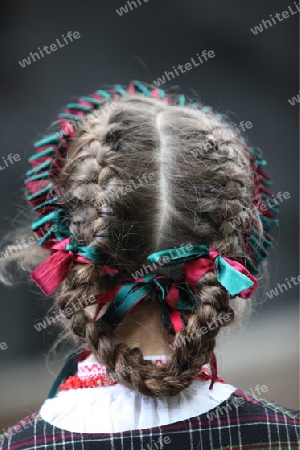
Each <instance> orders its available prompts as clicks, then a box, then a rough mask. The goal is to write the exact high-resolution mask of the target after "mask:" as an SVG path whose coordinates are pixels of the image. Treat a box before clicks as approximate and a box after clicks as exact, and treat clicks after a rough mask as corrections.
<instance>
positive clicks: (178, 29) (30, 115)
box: [0, 0, 299, 434]
mask: <svg viewBox="0 0 300 450" xmlns="http://www.w3.org/2000/svg"><path fill="white" fill-rule="evenodd" d="M140 2H141V6H138V7H137V8H134V7H133V10H130V9H129V11H128V13H126V14H125V13H124V14H123V15H122V16H120V15H118V14H117V12H116V9H117V8H120V7H121V6H124V5H125V4H126V3H125V0H106V1H103V0H101V1H91V0H86V1H85V2H83V1H79V0H73V1H67V0H64V1H58V0H52V1H51V2H46V1H45V0H39V1H36V0H35V1H32V0H28V1H26V2H22V1H20V0H16V1H15V2H8V1H5V2H2V3H1V6H0V8H1V10H2V11H1V15H0V17H1V18H0V21H1V32H0V35H1V43H0V52H1V69H0V73H1V87H0V89H1V106H2V107H1V111H0V114H1V134H0V139H1V148H0V152H1V155H0V156H1V157H4V158H6V157H7V155H8V154H9V153H12V154H15V153H18V154H20V156H21V160H20V161H19V162H15V163H14V164H13V165H10V166H9V167H7V168H5V170H2V171H1V172H0V200H1V205H2V207H1V217H2V221H1V237H3V236H4V235H5V232H6V231H7V230H11V229H12V228H14V226H15V224H16V221H17V220H18V219H22V217H26V210H25V212H24V206H25V202H24V201H23V184H22V183H23V176H24V172H25V171H26V170H27V158H28V156H29V155H30V154H31V153H32V151H33V150H32V144H33V142H35V140H37V139H38V138H39V137H40V136H42V135H43V133H44V132H45V130H46V128H47V127H48V126H49V124H50V123H51V122H52V121H53V120H54V119H55V117H56V114H57V112H58V111H59V110H60V108H61V107H63V106H64V105H65V104H66V103H68V102H69V101H73V100H76V98H77V97H79V96H81V95H87V94H89V93H92V92H94V91H95V90H96V89H100V88H101V87H102V86H105V85H106V86H107V85H111V84H114V83H120V84H127V83H128V82H129V81H130V80H132V79H138V80H141V81H145V82H148V83H151V82H152V81H153V80H155V79H156V78H158V77H161V76H162V75H163V73H164V72H165V71H170V70H172V66H173V65H175V66H176V67H177V66H178V64H183V65H184V64H185V63H187V62H190V59H191V58H192V57H194V58H195V57H196V54H197V53H201V52H202V50H207V51H209V50H213V51H214V52H215V55H216V56H215V58H213V59H210V60H209V61H208V62H206V63H204V64H202V65H201V66H199V67H195V68H193V69H192V70H190V71H188V72H186V73H185V74H181V75H180V76H179V77H176V78H175V79H174V81H173V82H172V84H176V85H179V86H180V87H181V88H182V89H183V90H184V91H186V92H190V93H191V92H192V91H195V92H197V94H198V95H199V96H200V98H201V99H202V101H203V102H205V103H206V104H208V105H211V106H213V107H214V108H215V109H217V110H219V111H220V112H226V113H234V114H236V116H234V115H233V116H232V117H233V119H234V122H235V123H239V122H240V121H241V120H243V121H245V122H247V121H250V122H252V124H253V127H252V128H251V129H250V130H249V131H248V136H249V138H250V139H251V141H252V142H253V144H254V145H255V146H258V147H260V148H261V149H262V151H263V152H264V156H265V157H266V159H267V161H268V169H267V171H268V174H269V175H270V176H271V178H272V179H273V180H274V187H273V190H274V192H275V193H277V192H279V191H282V192H289V194H290V198H289V199H288V200H283V202H282V204H281V216H280V219H281V222H280V228H279V230H278V231H277V234H276V239H277V240H278V246H277V249H276V250H275V251H274V250H271V252H270V259H269V261H270V269H269V271H270V274H269V280H268V286H267V288H266V289H267V290H268V289H272V288H273V287H275V286H276V285H277V283H283V282H285V278H288V279H289V280H290V278H291V276H294V277H297V276H298V274H299V266H298V248H299V246H298V212H299V211H298V204H299V202H298V199H299V196H298V172H299V164H298V147H299V145H298V111H299V109H298V104H297V103H296V104H295V105H294V106H291V104H290V103H289V102H288V99H290V98H292V97H293V96H296V95H297V94H298V92H299V86H298V60H299V41H298V32H299V15H298V14H295V15H292V16H291V17H289V18H287V19H285V20H283V21H282V22H279V21H277V23H276V25H273V26H272V27H269V28H268V29H264V31H263V32H261V33H257V35H254V34H253V33H252V32H251V31H250V28H254V27H255V26H256V25H259V24H260V23H261V21H262V19H265V20H266V19H268V18H270V14H272V15H273V16H275V14H276V12H279V13H281V12H282V11H284V10H288V6H289V5H292V4H293V2H291V1H285V0H281V1H274V0H273V1H271V0H267V1H264V2H253V1H250V0H247V1H243V2H240V1H236V0H235V1H234V0H228V1H226V2H224V1H222V0H206V1H201V2H200V1H196V0H149V1H148V2H147V3H144V1H143V0H140ZM136 3H137V4H138V2H136ZM291 7H292V8H293V9H294V10H295V7H294V5H293V6H291ZM68 31H73V32H74V31H78V32H79V33H80V36H81V37H80V38H79V39H77V40H74V41H73V42H72V43H69V44H68V45H66V46H65V47H63V48H59V49H58V50H57V51H55V52H51V54H49V55H45V57H44V58H41V59H40V60H37V61H36V62H32V63H31V64H30V65H29V66H26V67H24V68H22V67H21V66H20V64H19V63H18V61H22V60H23V59H24V58H26V57H28V56H29V53H30V52H37V51H38V50H37V49H38V47H40V48H42V47H43V46H44V45H47V46H49V45H50V44H51V43H55V41H56V39H60V41H61V42H63V40H62V35H63V34H64V35H66V34H67V32H68ZM0 161H3V160H2V158H0ZM2 166H3V163H2ZM0 290H1V314H0V365H1V372H0V434H1V432H2V428H6V427H8V426H12V425H13V424H14V422H15V421H17V420H19V419H21V418H22V417H24V416H25V415H27V414H29V413H30V412H33V411H34V410H36V409H37V408H38V407H39V406H40V404H41V402H42V401H43V399H44V398H45V397H46V395H47V391H48V389H49V388H50V384H51V383H52V379H53V377H54V375H55V373H57V370H58V369H59V367H60V365H61V362H60V363H54V364H53V365H51V366H50V367H49V366H48V365H46V363H45V355H46V353H47V350H48V349H49V346H50V344H51V343H52V342H53V339H54V337H55V332H54V328H52V327H48V328H47V329H46V330H45V331H40V332H37V331H36V329H35V328H34V324H35V323H36V322H37V321H39V320H41V319H43V318H44V316H45V314H46V308H48V307H49V306H50V305H51V300H49V299H48V300H46V299H45V298H44V297H43V296H42V295H41V294H40V293H39V292H38V291H37V289H35V288H34V287H33V286H32V285H26V284H22V285H20V286H18V287H16V288H6V287H2V286H0ZM265 299H266V298H265V295H264V294H263V292H262V293H261V298H260V299H259V300H260V302H263V301H264V300H265ZM297 299H298V287H297V286H294V287H292V288H291V289H289V290H287V291H284V292H283V293H281V294H280V295H278V296H277V297H274V298H273V299H272V300H269V301H268V302H266V303H263V305H261V306H260V307H259V308H258V309H257V310H256V313H255V314H254V315H253V317H252V319H251V321H250V324H249V326H248V327H247V329H246V330H244V331H243V332H239V333H238V334H237V335H236V336H235V335H233V336H232V338H231V339H230V340H228V341H226V343H223V344H222V345H221V349H223V351H221V356H220V364H219V365H220V369H221V375H222V376H224V377H226V379H227V381H228V382H230V383H232V384H235V385H237V386H238V387H241V388H244V389H249V388H252V389H253V388H254V387H255V386H256V385H257V384H260V385H262V384H265V385H267V386H268V388H269V390H268V393H267V394H266V397H267V398H271V399H273V400H277V401H278V402H281V403H283V404H285V405H286V406H291V407H297V406H298V399H299V390H298V388H299V386H298V383H299V381H298V380H299V372H298V363H297V361H298V351H299V350H298V348H299V343H298V342H299V337H298V333H299V325H298V309H297V307H298V306H297V305H298V300H297ZM2 342H4V343H6V345H7V348H6V349H4V350H1V343H2ZM3 347H5V345H4V346H3Z"/></svg>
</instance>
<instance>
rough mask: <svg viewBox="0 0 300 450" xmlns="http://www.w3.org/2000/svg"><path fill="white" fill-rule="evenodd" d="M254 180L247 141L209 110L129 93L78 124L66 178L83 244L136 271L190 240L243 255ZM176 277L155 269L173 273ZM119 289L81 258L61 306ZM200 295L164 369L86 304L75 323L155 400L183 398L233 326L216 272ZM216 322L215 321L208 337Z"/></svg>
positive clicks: (201, 284) (67, 203)
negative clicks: (117, 337)
mask: <svg viewBox="0 0 300 450" xmlns="http://www.w3.org/2000/svg"><path fill="white" fill-rule="evenodd" d="M150 174H151V176H150ZM252 177H253V175H252V173H251V168H250V162H249V158H248V156H247V154H246V152H245V150H244V145H243V143H242V142H241V140H240V139H239V136H238V135H237V133H236V132H234V131H233V130H231V129H230V127H229V125H228V124H227V123H226V122H224V121H222V122H220V121H219V120H217V117H216V116H215V115H214V114H213V113H209V114H204V113H203V112H201V111H199V110H195V109H193V108H192V107H189V106H182V107H180V106H176V107H175V106H172V105H167V104H165V103H163V102H161V101H159V100H156V99H147V98H144V97H143V96H140V95H132V96H130V97H127V98H123V99H120V101H119V102H118V104H117V106H115V107H114V108H111V109H110V108H106V109H104V110H100V111H94V112H93V113H92V114H89V116H88V117H87V118H86V120H84V121H83V122H82V124H81V125H80V127H79V129H78V130H77V133H76V136H75V138H74V139H73V141H72V143H71V147H70V150H69V152H68V155H67V159H66V162H65V166H64V168H63V170H62V172H61V174H60V176H59V178H58V182H59V188H60V192H61V199H60V203H61V205H62V206H63V208H65V210H66V211H67V213H68V220H69V224H68V225H69V228H70V230H71V231H72V233H73V235H74V237H75V239H76V241H77V242H78V243H79V244H81V245H85V246H90V247H94V248H96V249H98V250H99V252H100V253H101V255H102V256H103V259H104V260H105V265H108V266H112V267H116V268H118V269H120V270H122V271H125V272H127V273H134V272H135V271H137V270H139V269H140V268H141V267H142V265H143V264H145V263H146V261H147V256H148V255H149V254H150V253H153V252H156V251H159V250H163V249H168V248H174V247H179V246H180V245H182V244H186V243H191V244H196V245H197V244H202V245H207V246H210V247H212V248H213V249H215V250H217V251H218V252H220V253H221V254H222V255H224V256H227V257H230V258H233V259H238V260H239V259H242V257H243V239H244V237H243V230H246V229H247V228H249V227H250V224H251V222H252V221H253V220H255V221H256V222H257V220H259V219H258V217H257V213H256V212H255V210H254V207H253V205H252V203H251V189H252ZM237 223H238V225H239V226H238V227H237V226H236V224H237ZM180 270H181V267H180V266H179V267H178V266H175V267H174V268H168V270H166V269H164V268H162V269H158V272H161V273H166V272H167V273H168V276H169V277H170V278H177V277H178V271H180ZM117 283H118V281H114V280H112V281H110V282H108V281H107V280H106V278H104V277H101V275H100V274H99V267H98V266H96V265H92V264H91V265H89V264H80V263H76V264H74V266H73V267H72V269H71V271H70V273H69V275H68V277H67V279H66V280H65V281H64V282H63V284H62V286H61V288H60V290H59V292H58V293H57V294H56V295H55V306H56V307H58V308H59V309H60V310H61V311H65V310H66V309H67V308H70V307H72V305H74V304H75V303H76V302H78V299H81V298H84V297H88V296H90V295H92V294H98V293H101V292H105V291H106V290H107V289H111V288H114V287H115V286H116V285H117ZM196 296H197V299H198V300H199V305H198V307H197V309H196V310H195V311H194V312H193V314H192V315H191V317H190V319H189V321H188V324H187V326H186V328H185V329H184V330H182V331H181V332H179V333H177V335H176V337H175V344H176V341H177V340H180V345H179V346H176V345H174V352H173V354H172V355H171V357H170V358H169V360H168V362H167V363H166V365H165V366H162V367H157V366H155V365H154V364H153V363H151V362H150V361H146V360H144V359H143V355H142V352H141V350H140V349H139V348H137V347H135V348H132V349H130V348H129V347H128V346H126V345H125V344H122V343H119V344H115V343H114V342H113V331H112V329H111V328H109V327H108V326H107V325H106V324H105V323H104V322H103V321H101V317H100V319H99V320H97V321H96V322H93V321H91V319H90V316H89V315H88V314H87V312H86V311H85V310H84V309H83V310H80V311H78V312H76V313H75V314H73V316H72V317H71V318H70V319H69V321H68V325H69V327H70V330H71V331H72V333H73V334H74V335H76V336H77V337H78V338H79V339H80V340H81V341H82V342H83V343H84V344H85V345H86V346H87V348H89V349H91V350H92V351H93V352H94V354H95V356H96V358H97V359H98V361H99V362H100V363H102V364H104V365H106V366H107V368H108V369H109V370H110V371H114V372H115V374H116V376H117V377H118V379H119V382H120V383H122V384H123V385H125V386H127V387H129V388H131V389H134V390H136V391H138V392H140V393H142V394H145V395H148V396H152V397H154V396H157V397H158V396H162V395H169V396H171V395H176V394H178V393H179V392H180V391H181V390H183V389H184V388H186V387H188V386H189V385H190V384H191V383H192V381H193V379H194V378H195V376H196V375H197V373H198V372H199V370H200V368H201V367H202V366H203V365H204V364H206V363H208V361H209V360H210V357H211V355H212V352H213V350H214V348H215V344H216V337H217V334H218V332H219V330H220V328H221V327H222V326H223V325H228V324H229V323H231V322H232V321H233V319H234V310H233V308H232V306H231V305H230V295H229V293H228V292H227V291H226V290H225V289H224V288H223V287H222V286H221V284H220V283H219V282H218V281H217V279H216V275H215V274H214V273H212V272H208V273H207V274H206V275H204V276H203V277H201V279H199V281H198V282H197V286H196ZM152 301H156V300H155V298H153V299H152ZM225 315H227V316H226V318H224V317H225ZM228 317H229V320H228ZM217 318H218V320H217V321H216V319H217ZM222 318H223V320H222ZM214 321H216V323H217V324H218V326H216V327H215V328H214V329H212V330H208V332H206V333H201V327H203V326H206V325H207V324H208V323H212V322H214ZM124 366H125V367H130V368H131V370H130V371H124Z"/></svg>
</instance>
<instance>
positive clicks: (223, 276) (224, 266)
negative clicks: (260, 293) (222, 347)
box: [147, 245, 258, 298]
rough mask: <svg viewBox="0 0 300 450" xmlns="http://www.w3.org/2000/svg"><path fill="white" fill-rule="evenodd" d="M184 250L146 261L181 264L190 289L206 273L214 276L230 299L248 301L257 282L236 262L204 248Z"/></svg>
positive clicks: (150, 256)
mask: <svg viewBox="0 0 300 450" xmlns="http://www.w3.org/2000/svg"><path fill="white" fill-rule="evenodd" d="M187 247H188V246H186V248H184V247H181V248H180V249H179V248H177V249H176V248H173V249H169V250H164V251H162V252H157V253H152V254H151V255H149V256H148V258H147V259H148V260H149V261H152V262H154V263H160V261H168V262H166V263H165V264H164V265H165V266H170V265H173V264H179V263H184V265H183V273H184V278H185V280H186V281H187V282H188V283H189V284H190V286H191V287H192V288H194V286H195V284H196V282H197V281H198V280H199V278H201V277H202V276H203V275H204V274H205V273H206V272H208V271H213V272H214V273H215V274H216V276H217V280H218V281H219V283H220V284H221V285H222V286H223V287H224V288H225V289H226V290H227V291H228V292H229V294H230V295H231V296H232V297H235V296H236V295H239V296H240V297H242V298H249V297H250V296H251V295H252V293H253V292H254V291H255V289H256V288H257V286H258V281H257V279H256V278H255V277H254V276H253V275H252V274H251V273H250V272H249V271H248V270H247V269H246V267H244V266H243V265H242V264H240V263H239V262H237V261H234V260H232V259H229V258H226V257H223V256H221V255H220V253H219V252H217V251H216V250H213V249H210V248H209V247H207V246H205V245H194V246H190V247H192V249H190V250H188V249H187Z"/></svg>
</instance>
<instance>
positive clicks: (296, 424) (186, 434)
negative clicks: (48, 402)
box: [0, 390, 300, 450]
mask: <svg viewBox="0 0 300 450" xmlns="http://www.w3.org/2000/svg"><path fill="white" fill-rule="evenodd" d="M299 419H300V416H299V412H298V411H294V410H291V409H286V408H283V407H281V406H279V405H277V404H276V403H270V402H267V401H265V400H261V399H258V398H256V397H252V396H250V395H248V394H247V393H245V392H243V391H240V390H236V391H235V392H234V393H233V394H232V395H231V396H230V397H229V398H228V399H227V400H226V401H224V402H222V403H221V404H220V405H218V406H217V407H216V408H214V409H211V410H210V411H208V412H207V413H204V414H201V415H199V416H196V417H191V418H190V419H186V420H183V421H180V422H176V423H171V424H169V425H163V426H160V427H155V428H148V429H143V430H130V431H124V432H120V433H113V434H109V433H97V434H95V433H83V434H82V433H73V432H70V431H65V430H61V429H59V428H57V427H55V426H52V425H50V424H49V423H47V422H45V421H44V420H43V419H42V418H41V416H40V415H39V414H38V413H35V414H33V415H32V416H29V417H27V418H26V419H24V420H23V421H21V422H20V423H19V424H18V425H16V426H15V427H13V428H11V429H10V430H9V431H8V432H7V433H6V435H3V437H2V438H0V449H1V450H8V449H9V450H44V449H49V450H158V449H159V450H161V449H163V450H210V449H214V450H226V449H228V450H229V449H230V450H231V449H232V450H258V449H259V450H267V449H268V450H270V449H282V450H287V449H291V450H296V449H297V450H298V449H299V448H300V446H299V437H300V432H299V430H300V420H299Z"/></svg>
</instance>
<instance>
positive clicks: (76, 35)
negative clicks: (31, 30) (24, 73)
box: [18, 31, 81, 69]
mask: <svg viewBox="0 0 300 450" xmlns="http://www.w3.org/2000/svg"><path fill="white" fill-rule="evenodd" d="M80 37H81V36H80V33H79V32H78V31H68V33H67V38H68V39H69V41H70V42H73V38H74V39H79V38H80ZM62 38H63V40H64V42H65V44H64V43H61V42H60V40H59V39H56V42H57V45H58V47H59V48H62V47H65V46H66V45H68V44H69V42H68V40H67V38H66V37H65V35H64V34H63V35H62ZM57 45H56V44H51V45H48V46H47V45H44V47H43V50H44V52H45V53H46V54H47V55H50V53H51V52H56V50H58V47H57ZM48 47H49V48H50V50H48ZM38 51H39V52H40V55H41V56H42V58H44V56H45V55H44V53H43V51H42V50H41V48H40V47H38ZM40 55H39V54H38V53H32V52H30V53H29V56H28V58H24V59H23V60H22V61H18V62H19V64H20V66H21V67H22V68H23V69H24V67H26V65H28V66H30V64H31V59H32V61H33V62H35V61H36V58H38V59H41V57H40ZM30 58H31V59H30Z"/></svg>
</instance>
